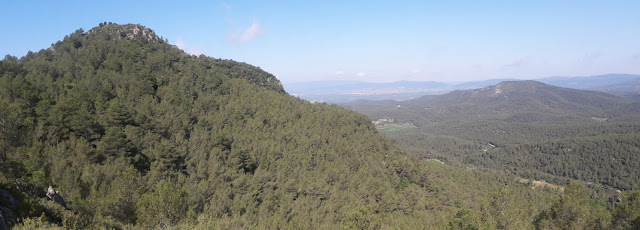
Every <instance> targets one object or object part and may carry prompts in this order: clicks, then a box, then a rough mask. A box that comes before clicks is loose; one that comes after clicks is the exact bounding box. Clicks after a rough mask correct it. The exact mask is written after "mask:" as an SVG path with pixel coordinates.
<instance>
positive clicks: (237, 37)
mask: <svg viewBox="0 0 640 230" xmlns="http://www.w3.org/2000/svg"><path fill="white" fill-rule="evenodd" d="M265 33H266V30H265V29H264V28H263V26H262V25H261V24H260V22H259V21H257V20H254V21H253V22H252V23H251V26H249V28H247V29H245V30H244V31H242V33H236V34H234V35H233V36H231V38H232V40H234V41H236V42H239V43H247V42H249V41H251V40H253V39H256V38H257V37H259V36H261V35H264V34H265Z"/></svg>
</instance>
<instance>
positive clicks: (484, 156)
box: [342, 81, 640, 189]
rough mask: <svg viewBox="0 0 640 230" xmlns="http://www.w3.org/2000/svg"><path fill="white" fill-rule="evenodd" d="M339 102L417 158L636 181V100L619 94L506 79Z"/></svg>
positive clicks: (619, 184)
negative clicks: (408, 96)
mask: <svg viewBox="0 0 640 230" xmlns="http://www.w3.org/2000/svg"><path fill="white" fill-rule="evenodd" d="M342 105H343V107H345V108H348V109H352V110H354V111H357V112H360V113H363V114H365V115H367V116H369V118H370V119H371V120H373V121H381V122H380V123H381V124H377V125H378V128H379V129H380V130H382V131H381V132H383V133H386V134H387V135H389V136H390V137H392V138H394V139H397V140H398V141H397V142H396V143H397V144H398V145H399V146H403V147H404V148H405V149H407V151H408V152H412V153H413V154H415V155H416V156H418V157H422V158H425V159H431V158H437V159H445V161H447V159H454V160H460V161H461V162H463V163H467V164H473V165H476V166H483V167H491V168H496V169H504V170H507V171H511V172H514V173H516V174H519V175H521V176H523V177H536V178H546V180H555V181H556V183H558V182H561V183H562V181H566V180H567V179H572V180H575V179H577V180H583V181H585V182H590V183H594V184H598V183H599V184H602V185H605V186H609V187H610V188H615V189H635V188H637V187H638V186H639V185H640V184H639V183H638V181H637V180H636V179H635V178H638V175H640V170H637V169H638V168H639V167H640V157H638V156H640V155H639V154H640V148H639V147H640V144H639V142H638V141H637V140H640V138H639V137H640V136H639V135H638V130H640V125H639V122H640V102H637V101H633V100H630V99H627V98H623V97H618V96H614V95H610V94H606V93H602V92H597V91H589V90H578V89H570V88H564V87H557V86H552V85H548V84H545V83H541V82H537V81H507V82H501V83H499V84H496V85H492V86H487V87H484V88H480V89H470V90H456V91H453V92H450V93H446V94H443V95H427V96H423V97H421V98H417V99H412V100H407V101H391V100H387V101H357V102H352V103H345V104H342ZM402 125H404V126H402ZM385 127H392V128H395V130H392V131H385ZM621 172H624V173H621Z"/></svg>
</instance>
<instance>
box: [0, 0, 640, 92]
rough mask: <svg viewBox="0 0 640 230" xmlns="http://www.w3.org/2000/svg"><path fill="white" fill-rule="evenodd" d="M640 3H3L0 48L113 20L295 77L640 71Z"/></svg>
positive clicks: (25, 46) (42, 43)
mask: <svg viewBox="0 0 640 230" xmlns="http://www.w3.org/2000/svg"><path fill="white" fill-rule="evenodd" d="M638 12H640V1H577V0H575V1H574V0H536V1H188V2H182V1H4V0H0V25H1V26H2V29H3V32H2V35H0V54H2V55H4V54H11V55H14V56H18V57H20V56H23V55H24V54H26V53H27V51H29V50H32V51H38V50H40V49H43V48H47V47H48V46H50V44H51V43H54V42H56V41H58V40H61V39H62V38H64V36H65V35H68V34H70V33H72V32H74V31H75V30H76V29H79V28H83V29H85V30H89V29H90V28H92V27H94V26H97V25H98V23H100V22H103V21H110V22H115V23H118V24H126V23H136V24H142V25H145V26H147V27H149V28H151V29H153V30H155V31H156V33H157V34H158V35H160V36H163V37H165V38H167V39H168V40H169V42H170V43H172V44H176V45H178V46H179V47H181V48H182V49H184V50H185V51H187V52H189V53H194V54H205V55H207V56H212V57H216V58H225V59H233V60H237V61H242V62H247V63H249V64H252V65H256V66H259V67H261V68H262V69H264V70H266V71H268V72H271V73H273V74H275V75H276V76H277V77H278V78H279V79H280V80H281V81H283V82H284V83H287V82H299V81H316V80H362V81H375V82H390V81H398V80H419V81H445V82H451V81H467V80H483V79H490V78H520V79H533V78H541V77H548V76H589V75H597V74H606V73H630V74H640V14H639V13H638Z"/></svg>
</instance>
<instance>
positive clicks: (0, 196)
mask: <svg viewBox="0 0 640 230" xmlns="http://www.w3.org/2000/svg"><path fill="white" fill-rule="evenodd" d="M0 206H5V207H7V208H9V209H16V208H17V207H18V200H16V198H15V197H13V196H12V195H11V193H9V192H7V191H5V190H2V189H0Z"/></svg>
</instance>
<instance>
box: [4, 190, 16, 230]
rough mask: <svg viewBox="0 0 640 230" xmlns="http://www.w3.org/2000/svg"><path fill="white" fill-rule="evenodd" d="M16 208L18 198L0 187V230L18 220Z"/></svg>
mask: <svg viewBox="0 0 640 230" xmlns="http://www.w3.org/2000/svg"><path fill="white" fill-rule="evenodd" d="M16 208H18V200H16V198H15V197H13V196H12V195H11V193H9V192H8V191H5V190H2V189H0V230H4V229H9V227H8V226H9V225H13V224H15V223H16V222H17V221H18V218H17V216H16V213H15V212H14V210H15V209H16Z"/></svg>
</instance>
